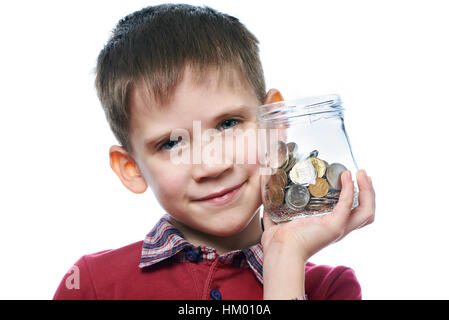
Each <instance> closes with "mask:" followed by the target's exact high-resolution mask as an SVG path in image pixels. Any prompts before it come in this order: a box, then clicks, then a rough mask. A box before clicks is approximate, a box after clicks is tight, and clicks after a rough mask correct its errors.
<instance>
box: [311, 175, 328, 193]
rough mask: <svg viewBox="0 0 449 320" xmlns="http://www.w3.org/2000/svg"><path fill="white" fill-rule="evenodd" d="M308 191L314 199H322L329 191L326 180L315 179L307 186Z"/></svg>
mask: <svg viewBox="0 0 449 320" xmlns="http://www.w3.org/2000/svg"><path fill="white" fill-rule="evenodd" d="M309 191H310V194H311V195H313V196H314V197H317V198H321V197H324V196H325V195H326V194H327V192H328V191H329V184H328V183H327V181H326V179H323V178H316V180H315V183H314V184H310V185H309Z"/></svg>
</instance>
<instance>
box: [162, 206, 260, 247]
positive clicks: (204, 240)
mask: <svg viewBox="0 0 449 320" xmlns="http://www.w3.org/2000/svg"><path fill="white" fill-rule="evenodd" d="M170 222H171V223H172V224H173V225H174V226H175V227H176V228H177V229H178V230H179V231H181V232H182V233H183V235H184V237H185V239H186V240H187V241H188V242H190V243H191V244H193V245H195V246H200V245H201V246H207V247H211V248H214V249H215V250H216V251H217V253H218V254H219V255H221V254H223V253H226V252H230V251H234V250H242V249H246V248H249V247H251V246H253V245H255V244H258V243H260V239H261V237H262V224H261V222H260V208H259V209H257V212H256V214H255V215H254V216H253V218H252V220H251V221H250V223H249V224H248V225H247V226H246V228H245V229H243V230H242V231H240V232H239V233H237V234H234V235H232V236H229V237H218V236H213V235H210V234H206V233H202V232H199V231H197V230H195V229H192V228H190V227H188V226H186V225H184V224H182V223H180V222H178V221H176V220H174V219H172V218H170Z"/></svg>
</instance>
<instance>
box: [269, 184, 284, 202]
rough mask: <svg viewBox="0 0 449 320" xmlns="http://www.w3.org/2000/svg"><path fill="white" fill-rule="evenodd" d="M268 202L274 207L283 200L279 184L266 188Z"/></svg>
mask: <svg viewBox="0 0 449 320" xmlns="http://www.w3.org/2000/svg"><path fill="white" fill-rule="evenodd" d="M267 196H268V204H269V205H272V206H274V207H280V206H281V205H282V203H283V202H284V188H282V187H281V186H272V187H270V188H269V189H268V194H267Z"/></svg>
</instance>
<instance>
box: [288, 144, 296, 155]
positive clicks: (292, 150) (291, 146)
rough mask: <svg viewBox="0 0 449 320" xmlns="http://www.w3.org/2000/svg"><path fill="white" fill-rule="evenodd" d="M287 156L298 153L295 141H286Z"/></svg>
mask: <svg viewBox="0 0 449 320" xmlns="http://www.w3.org/2000/svg"><path fill="white" fill-rule="evenodd" d="M287 150H288V156H289V157H292V156H294V155H295V154H297V153H298V145H297V144H296V143H295V142H289V143H287Z"/></svg>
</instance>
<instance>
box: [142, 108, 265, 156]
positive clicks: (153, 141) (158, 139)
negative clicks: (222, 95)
mask: <svg viewBox="0 0 449 320" xmlns="http://www.w3.org/2000/svg"><path fill="white" fill-rule="evenodd" d="M249 109H251V107H248V106H243V105H242V106H239V107H237V108H234V109H231V110H226V112H223V113H221V114H219V115H217V116H215V117H214V118H213V119H211V122H218V121H219V120H222V119H225V118H227V117H230V116H234V115H235V114H237V113H240V114H242V113H246V114H248V115H249V114H251V113H250V112H249ZM253 111H254V112H255V111H256V109H255V107H254V108H253ZM175 129H182V128H173V129H171V130H170V131H169V132H165V133H163V134H159V135H156V136H155V137H150V138H147V139H145V140H144V145H145V146H146V147H147V148H150V147H151V146H156V145H158V144H159V143H160V142H162V141H164V140H166V139H168V138H169V137H170V135H171V132H172V131H173V130H175ZM184 129H185V128H184Z"/></svg>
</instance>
